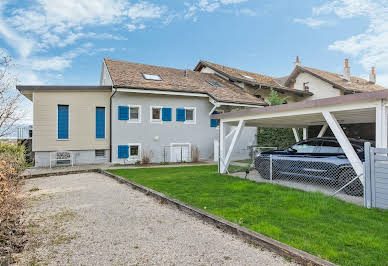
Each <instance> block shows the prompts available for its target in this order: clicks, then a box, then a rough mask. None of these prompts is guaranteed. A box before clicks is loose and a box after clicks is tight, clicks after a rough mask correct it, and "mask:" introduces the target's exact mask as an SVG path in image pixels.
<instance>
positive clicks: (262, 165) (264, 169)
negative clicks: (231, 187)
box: [256, 161, 269, 179]
mask: <svg viewBox="0 0 388 266" xmlns="http://www.w3.org/2000/svg"><path fill="white" fill-rule="evenodd" d="M256 169H257V171H258V172H259V174H260V176H261V177H262V178H264V179H269V161H261V162H259V164H258V165H257V167H256Z"/></svg>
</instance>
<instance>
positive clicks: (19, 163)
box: [0, 143, 25, 257]
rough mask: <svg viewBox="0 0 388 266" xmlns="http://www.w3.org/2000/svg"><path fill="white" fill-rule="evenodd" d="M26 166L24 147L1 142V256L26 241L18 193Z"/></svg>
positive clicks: (19, 246) (20, 248) (16, 250)
mask: <svg viewBox="0 0 388 266" xmlns="http://www.w3.org/2000/svg"><path fill="white" fill-rule="evenodd" d="M24 168H25V160H24V148H23V147H20V146H17V145H15V144H8V143H0V243H1V244H0V257H1V256H9V255H10V254H11V253H13V252H20V251H21V250H22V248H23V244H24V242H25V240H24V237H23V235H24V231H23V227H22V223H21V220H20V218H21V214H22V211H21V208H22V202H21V197H20V196H19V195H18V194H19V187H20V184H19V178H18V177H19V175H20V173H21V172H22V171H23V170H24Z"/></svg>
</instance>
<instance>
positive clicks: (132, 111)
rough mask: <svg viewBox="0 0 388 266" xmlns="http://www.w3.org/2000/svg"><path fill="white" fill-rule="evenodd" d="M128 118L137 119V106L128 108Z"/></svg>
mask: <svg viewBox="0 0 388 266" xmlns="http://www.w3.org/2000/svg"><path fill="white" fill-rule="evenodd" d="M129 113H130V116H129V120H138V119H139V107H132V106H131V107H130V108H129Z"/></svg>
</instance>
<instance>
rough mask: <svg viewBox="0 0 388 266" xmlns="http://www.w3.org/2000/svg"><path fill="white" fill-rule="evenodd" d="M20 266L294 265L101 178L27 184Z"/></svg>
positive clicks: (59, 178)
mask: <svg viewBox="0 0 388 266" xmlns="http://www.w3.org/2000/svg"><path fill="white" fill-rule="evenodd" d="M24 195H25V197H26V198H27V205H28V206H27V208H26V213H25V219H26V224H27V225H28V235H29V238H30V241H29V242H28V245H27V247H26V250H25V251H24V252H23V253H22V254H21V255H20V257H19V258H18V260H19V262H18V263H19V264H22V265H25V264H33V265H35V264H61V265H63V264H67V265H92V264H93V265H107V264H108V265H112V264H113V265H117V264H127V265H132V264H139V265H156V264H157V265H161V264H162V265H172V264H175V265H219V264H227V265H291V263H290V262H288V261H286V260H285V259H284V258H282V257H280V256H278V255H276V254H275V253H273V252H270V251H267V250H265V249H262V248H260V247H255V246H252V245H249V244H247V243H245V242H243V241H242V240H240V239H238V238H236V237H234V236H233V235H230V234H228V233H225V232H222V231H221V230H219V229H217V228H215V227H214V226H212V225H209V224H206V223H203V222H202V221H201V220H199V219H197V218H194V217H192V216H189V215H187V214H185V213H183V212H180V211H179V210H176V209H173V208H171V207H169V206H167V205H163V204H161V203H159V202H158V201H156V200H155V199H153V198H151V197H148V196H146V195H144V194H143V193H141V192H138V191H135V190H133V189H131V188H130V187H128V186H126V185H124V184H119V183H117V182H116V181H114V180H112V179H110V178H109V177H106V176H104V175H101V174H97V173H85V174H74V175H63V176H51V177H44V178H37V179H30V180H26V183H25V185H24Z"/></svg>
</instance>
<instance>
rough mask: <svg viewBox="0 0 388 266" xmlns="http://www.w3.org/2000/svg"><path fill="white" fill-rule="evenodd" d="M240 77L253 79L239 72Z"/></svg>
mask: <svg viewBox="0 0 388 266" xmlns="http://www.w3.org/2000/svg"><path fill="white" fill-rule="evenodd" d="M240 75H241V76H242V77H244V78H247V79H253V78H252V77H251V76H248V75H244V74H240Z"/></svg>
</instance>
